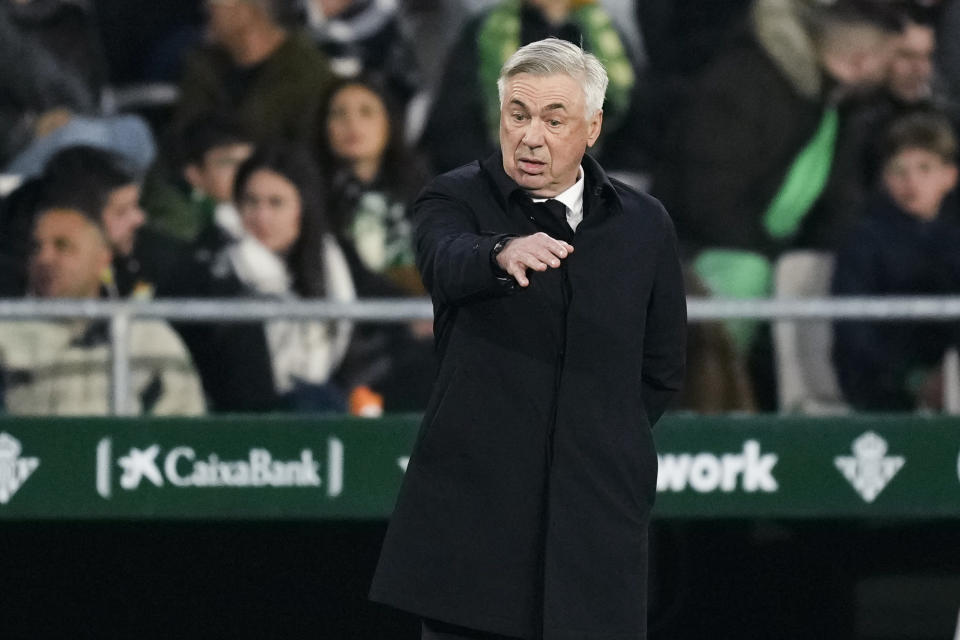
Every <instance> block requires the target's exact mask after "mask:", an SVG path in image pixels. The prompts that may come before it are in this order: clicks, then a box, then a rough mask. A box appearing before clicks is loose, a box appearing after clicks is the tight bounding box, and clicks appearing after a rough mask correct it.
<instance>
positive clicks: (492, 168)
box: [480, 151, 620, 213]
mask: <svg viewBox="0 0 960 640" xmlns="http://www.w3.org/2000/svg"><path fill="white" fill-rule="evenodd" d="M580 164H581V166H582V167H583V174H584V179H585V180H586V184H585V187H584V192H583V203H584V212H585V213H586V212H587V211H588V210H590V209H591V208H590V207H589V204H588V203H589V201H591V200H593V199H594V198H596V197H602V198H603V199H604V201H605V203H606V204H607V206H608V211H611V212H613V211H620V199H619V198H618V197H617V192H616V188H615V187H614V186H613V183H612V182H611V181H610V178H609V176H607V173H606V172H605V171H604V170H603V168H602V167H601V166H600V163H598V162H597V161H596V160H594V159H593V158H592V157H591V156H589V155H584V156H583V159H582V160H581V161H580ZM480 166H481V169H483V172H484V173H485V174H486V175H487V177H488V178H489V180H490V182H491V183H492V184H493V187H494V189H493V191H494V193H495V194H496V196H497V198H498V199H499V200H500V201H501V203H502V204H503V206H504V208H506V207H507V205H508V204H509V203H510V200H511V198H514V199H517V198H519V199H520V201H523V199H524V198H526V199H528V200H529V198H530V196H528V195H527V192H526V191H524V190H523V188H521V187H520V185H518V184H517V183H516V182H514V181H513V179H512V178H511V177H510V176H508V175H507V173H506V172H505V171H504V170H503V159H502V157H501V155H500V152H499V151H498V152H496V153H494V154H493V155H491V156H490V157H489V158H487V159H486V160H484V161H483V162H482V163H481V165H480Z"/></svg>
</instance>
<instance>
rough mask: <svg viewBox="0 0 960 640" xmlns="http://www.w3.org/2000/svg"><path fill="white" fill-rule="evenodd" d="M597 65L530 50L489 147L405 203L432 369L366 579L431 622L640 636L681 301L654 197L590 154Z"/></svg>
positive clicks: (510, 85)
mask: <svg viewBox="0 0 960 640" xmlns="http://www.w3.org/2000/svg"><path fill="white" fill-rule="evenodd" d="M606 84H607V78H606V72H605V70H604V68H603V65H602V64H600V62H599V61H598V60H597V58H595V57H594V56H593V55H590V54H587V53H585V52H584V51H583V50H581V49H580V48H579V47H577V46H576V45H573V44H570V43H568V42H564V41H562V40H558V39H554V38H549V39H546V40H540V41H537V42H534V43H531V44H529V45H527V46H525V47H523V48H521V49H520V50H519V51H517V52H516V53H515V54H514V55H513V56H511V57H510V58H509V59H508V60H507V62H506V63H505V64H504V66H503V68H502V70H501V73H500V78H499V81H498V89H499V95H500V132H499V137H500V147H501V150H500V152H498V153H495V154H494V155H493V156H491V157H490V158H488V159H487V160H485V161H483V162H480V163H478V162H474V163H472V164H469V165H466V166H464V167H461V168H459V169H456V170H454V171H452V172H450V173H447V174H444V175H442V176H440V177H439V178H437V179H435V180H434V181H433V183H432V184H430V185H429V186H428V187H427V188H426V190H425V191H424V192H423V193H422V194H421V196H420V198H419V199H418V200H417V202H416V204H415V205H414V213H415V217H416V222H417V224H418V229H417V251H418V265H419V267H420V270H421V273H422V276H423V282H424V284H425V285H426V287H427V289H428V290H429V291H430V293H431V295H432V297H433V303H434V311H435V318H436V319H435V327H434V328H435V335H436V344H437V349H438V354H439V362H440V369H439V373H438V377H437V381H436V384H435V387H434V392H433V396H432V398H431V401H430V404H429V405H428V408H427V412H426V415H425V418H424V422H423V426H422V427H421V432H420V435H419V437H418V439H417V442H416V445H415V447H414V451H413V453H412V456H411V458H410V462H409V465H408V467H407V471H406V477H405V479H404V484H403V487H402V489H401V491H400V496H399V499H398V503H397V507H396V511H395V513H394V515H393V518H392V520H391V523H390V528H389V531H388V533H387V536H386V539H385V541H384V546H383V551H382V554H381V558H380V564H379V566H378V568H377V573H376V576H375V578H374V581H373V587H372V589H371V597H372V598H373V599H374V600H377V601H380V602H384V603H387V604H390V605H393V606H396V607H398V608H401V609H405V610H408V611H411V612H414V613H416V614H418V615H420V616H421V617H422V618H423V638H428V639H437V638H448V639H449V638H542V639H544V640H548V639H561V638H563V639H566V638H591V639H596V640H600V639H611V640H612V639H613V638H617V639H622V638H631V639H640V638H645V637H646V570H647V544H646V542H647V524H648V522H649V516H650V508H651V507H652V505H653V500H654V496H655V493H656V478H657V458H656V452H655V450H654V444H653V439H652V435H651V427H652V425H653V424H654V423H656V421H657V420H658V419H659V418H660V416H661V414H662V413H663V411H664V409H665V408H666V405H667V402H668V401H669V399H670V398H671V397H672V396H673V394H674V393H675V392H676V391H677V390H678V388H679V386H680V383H681V380H682V378H683V370H684V353H685V344H684V341H685V335H686V305H685V299H684V292H683V284H682V277H681V272H680V264H679V259H678V256H677V249H676V238H675V235H674V232H673V226H672V224H671V222H670V219H669V217H668V215H667V213H666V211H665V210H664V209H663V207H661V206H660V204H659V203H658V202H656V201H655V200H653V199H652V198H650V197H648V196H645V195H642V194H639V193H637V192H635V191H633V190H631V189H630V188H629V187H626V186H625V185H623V184H621V183H620V182H617V181H616V180H613V179H612V178H610V177H608V176H607V175H606V173H605V172H604V171H603V169H602V168H601V167H600V166H599V165H598V164H597V162H596V161H595V160H593V159H592V158H591V157H590V156H588V155H585V152H586V150H587V148H588V147H591V146H592V145H593V144H594V142H595V141H596V139H597V136H598V135H599V134H600V127H601V124H602V121H603V109H602V107H603V98H604V92H605V90H606Z"/></svg>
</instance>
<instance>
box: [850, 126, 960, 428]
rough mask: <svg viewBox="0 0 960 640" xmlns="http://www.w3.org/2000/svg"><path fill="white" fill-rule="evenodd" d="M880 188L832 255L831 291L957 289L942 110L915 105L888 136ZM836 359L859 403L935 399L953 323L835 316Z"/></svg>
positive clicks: (950, 145)
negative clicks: (915, 110) (916, 110)
mask: <svg viewBox="0 0 960 640" xmlns="http://www.w3.org/2000/svg"><path fill="white" fill-rule="evenodd" d="M884 148H885V153H884V155H883V158H884V161H883V175H882V179H883V187H882V190H881V192H880V193H878V194H877V195H876V197H875V199H874V200H873V201H871V202H870V204H869V205H868V206H867V210H866V214H865V216H864V219H863V220H862V221H861V223H860V224H859V225H858V226H857V227H856V228H855V230H854V232H853V233H851V235H850V237H849V238H848V239H847V242H846V243H845V244H844V246H843V247H842V248H841V249H840V251H839V252H838V254H837V261H836V268H835V273H834V276H833V285H832V292H833V293H834V294H836V295H867V296H883V295H924V294H926V295H947V294H953V295H955V294H957V293H960V252H958V251H957V247H958V246H960V212H958V210H957V203H956V200H955V199H954V198H953V197H952V196H949V194H951V192H952V191H953V189H954V187H955V186H956V183H957V165H956V154H957V141H956V137H955V135H954V133H953V130H952V127H951V125H950V122H949V121H948V120H947V119H946V118H944V117H943V116H935V115H931V114H929V113H922V112H921V113H916V114H911V115H907V116H904V117H902V118H901V119H898V120H896V121H895V122H894V124H893V125H892V126H891V128H890V129H889V132H888V134H887V136H886V144H885V147H884ZM835 327H836V334H835V336H836V337H835V340H834V353H833V355H834V363H835V365H836V367H837V377H838V380H839V382H840V387H841V389H842V390H843V393H844V395H845V396H846V399H847V401H848V402H849V403H850V404H851V405H853V406H854V407H855V408H857V409H870V410H912V409H915V408H917V407H918V406H920V405H921V404H922V405H925V406H927V407H937V406H939V402H940V398H939V396H938V393H936V392H935V391H934V392H932V391H933V390H935V389H937V388H938V387H939V386H940V384H939V382H940V375H939V364H940V361H941V360H942V357H943V354H944V351H945V350H946V349H947V348H948V347H949V346H950V345H955V344H957V337H958V330H957V326H956V323H954V322H951V323H880V322H861V321H856V322H854V321H843V322H837V323H836V324H835Z"/></svg>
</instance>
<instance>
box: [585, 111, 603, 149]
mask: <svg viewBox="0 0 960 640" xmlns="http://www.w3.org/2000/svg"><path fill="white" fill-rule="evenodd" d="M602 126H603V109H597V112H596V113H595V114H594V115H593V117H592V118H590V120H589V121H588V122H587V146H588V147H592V146H593V145H594V143H596V141H597V138H599V137H600V128H601V127H602Z"/></svg>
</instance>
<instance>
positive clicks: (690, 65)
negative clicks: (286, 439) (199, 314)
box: [0, 0, 960, 415]
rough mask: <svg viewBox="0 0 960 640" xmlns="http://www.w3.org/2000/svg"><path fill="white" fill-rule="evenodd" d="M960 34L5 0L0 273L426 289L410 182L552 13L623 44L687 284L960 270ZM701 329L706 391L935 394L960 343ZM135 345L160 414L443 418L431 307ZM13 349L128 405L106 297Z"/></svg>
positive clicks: (101, 286) (859, 328) (656, 186)
mask: <svg viewBox="0 0 960 640" xmlns="http://www.w3.org/2000/svg"><path fill="white" fill-rule="evenodd" d="M957 35H960V0H939V1H938V0H913V1H909V0H832V1H831V0H725V1H724V2H716V1H715V0H603V1H600V0H443V1H440V2H433V1H427V0H204V1H203V2H198V1H197V0H164V2H146V1H139V0H0V198H2V199H0V297H3V298H24V297H34V298H87V299H89V298H136V299H149V298H250V297H254V298H258V299H262V300H264V303H265V304H283V301H285V300H292V299H329V300H337V301H350V300H355V299H358V298H374V297H389V298H397V297H421V296H424V295H426V294H425V291H424V289H423V287H422V284H421V283H420V280H419V277H418V274H417V270H416V266H415V263H414V258H415V251H414V247H413V246H412V231H413V226H412V221H411V218H410V215H409V214H410V205H411V203H412V201H413V200H414V199H415V197H416V195H417V193H418V192H419V190H420V189H421V188H422V187H423V186H424V184H425V183H426V181H427V180H429V179H430V177H431V176H432V175H435V174H437V173H440V172H443V171H447V170H449V169H452V168H455V167H457V166H459V165H461V164H464V163H467V162H471V161H474V160H478V159H483V158H485V157H487V156H488V155H489V154H491V153H494V152H495V150H496V148H497V123H498V118H499V105H498V102H497V94H496V90H495V82H496V78H497V75H498V73H499V69H500V66H501V65H502V63H503V62H504V61H505V60H506V58H507V57H508V56H509V55H510V54H511V53H512V52H513V51H515V50H516V48H517V47H518V46H520V45H523V44H525V43H528V42H531V41H534V40H538V39H540V38H543V37H547V36H556V37H560V38H563V39H566V40H570V41H572V42H575V43H579V44H581V45H582V46H583V47H584V48H586V49H588V50H590V51H592V52H594V53H595V54H596V55H597V56H598V57H599V58H600V59H601V60H602V61H603V62H604V64H605V65H606V67H607V70H608V73H609V76H610V87H609V90H608V92H607V100H606V103H605V107H604V124H603V135H602V137H601V140H600V143H599V144H598V146H597V147H596V148H595V150H594V153H595V155H596V156H598V159H599V160H600V162H601V163H602V164H603V165H604V166H605V167H606V168H607V169H608V171H610V172H611V173H612V174H613V175H614V176H616V177H617V178H619V179H621V180H623V181H625V182H627V183H629V184H631V185H632V186H634V187H636V188H637V189H641V190H644V191H647V192H649V193H651V194H653V195H654V196H656V197H658V198H660V199H661V200H662V201H663V202H664V204H665V205H666V206H667V209H668V210H669V211H670V213H671V215H672V216H673V218H674V221H675V223H676V225H677V228H678V233H679V238H680V242H681V245H682V251H683V258H684V261H685V264H686V267H687V271H686V277H687V286H688V293H689V294H691V295H703V296H722V297H739V298H758V297H760V298H762V297H771V296H796V295H826V294H829V293H835V294H838V295H870V296H874V295H917V294H930V295H940V294H955V293H960V251H958V250H957V247H958V246H960V210H958V203H957V201H956V197H955V194H954V191H955V189H954V188H955V185H956V182H957V166H956V162H957V157H956V156H957V139H956V135H957V134H956V130H957V124H958V118H960V110H958V108H960V38H958V37H957ZM0 320H2V319H0ZM821 325H823V323H821ZM780 329H784V327H780ZM793 329H797V328H796V327H793ZM690 333H691V335H690V354H689V375H688V383H687V387H686V389H685V392H684V394H683V397H682V398H681V399H680V402H679V403H678V405H677V406H676V407H675V408H678V409H689V410H695V411H702V412H726V411H743V412H751V411H768V410H777V409H780V410H785V411H806V412H812V413H817V412H819V413H824V412H837V411H846V410H850V409H856V410H893V411H913V410H934V411H936V410H939V409H940V408H941V403H942V400H941V398H942V396H943V393H942V391H943V389H942V388H943V374H942V366H941V362H942V360H943V356H944V353H945V351H946V350H947V349H949V348H951V347H952V346H954V345H955V344H956V342H957V327H956V326H955V325H954V324H950V323H926V324H919V323H906V324H903V323H901V324H893V323H884V324H878V323H867V322H853V321H843V322H837V323H835V324H834V325H832V326H831V325H829V324H827V325H825V326H808V327H805V328H804V329H803V330H802V331H796V330H793V331H785V330H778V328H777V327H776V326H774V327H771V326H770V325H769V324H763V323H759V322H750V321H735V322H734V321H731V322H725V323H717V322H714V323H697V324H693V325H691V328H690ZM130 353H131V380H130V385H131V388H132V390H133V394H134V396H135V405H136V409H137V410H138V411H139V412H141V413H144V414H148V413H155V414H199V413H204V412H244V411H257V412H270V411H306V412H347V411H352V412H354V413H362V412H364V411H366V410H367V409H368V408H369V407H370V405H371V402H372V403H373V406H375V407H382V408H383V409H385V410H386V411H391V412H399V411H419V410H422V409H423V408H424V407H425V405H426V401H427V396H428V394H429V388H430V384H431V382H432V378H433V368H434V363H433V337H432V331H431V326H430V323H429V322H411V323H407V324H390V325H386V324H384V325H378V324H375V323H353V322H347V321H303V320H297V321H292V320H291V321H286V320H270V321H267V322H261V323H200V322H176V323H165V322H161V321H150V322H137V323H135V324H134V327H133V330H132V334H131V336H130ZM817 358H819V360H817ZM808 360H817V361H815V362H807V361H808ZM0 370H2V377H0V385H2V398H3V403H2V404H3V408H4V410H5V411H6V412H9V413H13V414H35V415H36V414H40V415H52V414H60V415H63V414H68V415H69V414H88V415H89V414H106V413H107V412H108V410H109V404H108V398H109V393H108V388H109V370H110V367H109V335H108V332H107V329H106V325H105V323H103V322H97V321H87V320H82V321H81V320H77V321H61V320H9V319H7V320H2V321H0ZM791 372H793V373H791Z"/></svg>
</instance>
